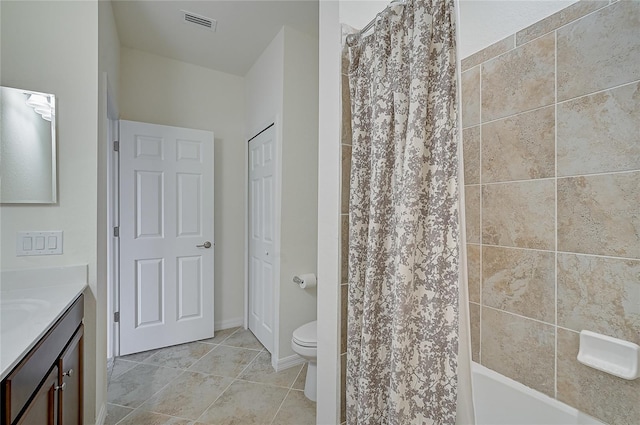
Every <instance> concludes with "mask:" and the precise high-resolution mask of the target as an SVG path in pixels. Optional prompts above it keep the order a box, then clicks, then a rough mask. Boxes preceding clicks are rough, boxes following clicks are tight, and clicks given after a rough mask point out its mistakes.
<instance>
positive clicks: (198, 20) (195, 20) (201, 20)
mask: <svg viewBox="0 0 640 425" xmlns="http://www.w3.org/2000/svg"><path fill="white" fill-rule="evenodd" d="M180 12H181V13H182V19H183V22H184V23H185V24H191V25H198V26H199V27H202V28H206V29H208V30H209V31H215V30H216V26H217V25H218V22H217V21H216V20H215V19H211V18H207V17H206V16H202V15H198V14H195V13H191V12H187V11H186V10H181V11H180Z"/></svg>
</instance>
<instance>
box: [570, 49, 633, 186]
mask: <svg viewBox="0 0 640 425" xmlns="http://www.w3.org/2000/svg"><path fill="white" fill-rule="evenodd" d="M638 66H639V67H640V62H638ZM639 117H640V83H638V82H636V83H632V84H627V85H625V86H622V87H619V88H616V89H613V90H607V91H603V92H599V93H596V94H593V95H590V96H584V97H580V98H578V99H574V100H570V101H567V102H563V103H560V104H559V105H558V175H559V176H572V175H580V174H594V173H605V172H610V171H628V170H639V169H640V119H639Z"/></svg>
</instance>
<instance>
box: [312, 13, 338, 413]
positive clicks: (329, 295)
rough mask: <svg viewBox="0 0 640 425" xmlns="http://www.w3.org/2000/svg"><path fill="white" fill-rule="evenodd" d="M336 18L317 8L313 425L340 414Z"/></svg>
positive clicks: (332, 14) (334, 14)
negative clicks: (316, 281)
mask: <svg viewBox="0 0 640 425" xmlns="http://www.w3.org/2000/svg"><path fill="white" fill-rule="evenodd" d="M339 18H340V16H339V2H338V1H321V2H320V45H319V50H320V52H319V56H320V63H319V76H320V78H319V90H318V91H319V98H318V107H319V123H318V124H319V127H318V175H319V176H322V178H321V179H319V180H318V279H319V280H320V281H321V282H322V284H321V285H319V286H318V400H317V407H316V423H318V424H336V423H338V422H339V414H340V362H339V355H340V352H339V347H340V344H339V336H340V333H339V332H340V251H339V250H340V174H341V160H340V157H341V153H340V130H341V128H340V121H341V105H340V98H341V93H340V77H341V76H340V51H341V47H340V38H341V34H340V25H339V22H340V19H339Z"/></svg>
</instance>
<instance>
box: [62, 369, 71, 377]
mask: <svg viewBox="0 0 640 425" xmlns="http://www.w3.org/2000/svg"><path fill="white" fill-rule="evenodd" d="M62 376H73V369H69V370H68V371H66V372H64V373H63V374H62Z"/></svg>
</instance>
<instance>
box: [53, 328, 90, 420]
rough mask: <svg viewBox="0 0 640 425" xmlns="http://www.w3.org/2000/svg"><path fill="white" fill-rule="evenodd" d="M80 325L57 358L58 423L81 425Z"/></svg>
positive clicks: (81, 334)
mask: <svg viewBox="0 0 640 425" xmlns="http://www.w3.org/2000/svg"><path fill="white" fill-rule="evenodd" d="M83 335H84V327H83V325H80V327H79V328H78V330H77V331H76V333H75V335H74V336H73V338H72V339H71V341H70V342H69V345H67V347H66V348H65V350H64V351H63V352H62V355H61V356H60V359H59V360H58V370H59V374H60V377H59V380H60V385H61V386H62V388H61V390H60V391H59V394H58V403H59V408H58V425H82V378H83V377H82V360H83V359H82V357H83V356H82V338H83Z"/></svg>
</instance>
